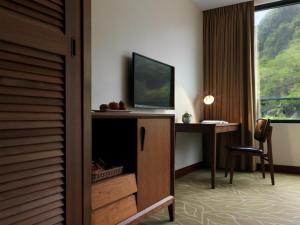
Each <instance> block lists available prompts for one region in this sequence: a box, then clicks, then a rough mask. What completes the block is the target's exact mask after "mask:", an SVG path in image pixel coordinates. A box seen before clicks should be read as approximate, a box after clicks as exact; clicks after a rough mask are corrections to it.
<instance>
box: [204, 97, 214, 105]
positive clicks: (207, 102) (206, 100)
mask: <svg viewBox="0 0 300 225" xmlns="http://www.w3.org/2000/svg"><path fill="white" fill-rule="evenodd" d="M214 101H215V98H214V96H212V95H207V96H205V98H204V99H203V102H204V104H205V105H211V104H212V103H213V102H214Z"/></svg>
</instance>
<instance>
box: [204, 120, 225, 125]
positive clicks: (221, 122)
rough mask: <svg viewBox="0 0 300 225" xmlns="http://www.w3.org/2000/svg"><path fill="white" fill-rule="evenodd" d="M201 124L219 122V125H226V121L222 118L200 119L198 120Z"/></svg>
mask: <svg viewBox="0 0 300 225" xmlns="http://www.w3.org/2000/svg"><path fill="white" fill-rule="evenodd" d="M200 123H201V124H221V125H227V124H228V122H227V121H224V120H202V121H201V122H200Z"/></svg>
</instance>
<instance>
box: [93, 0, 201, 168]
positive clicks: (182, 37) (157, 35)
mask: <svg viewBox="0 0 300 225" xmlns="http://www.w3.org/2000/svg"><path fill="white" fill-rule="evenodd" d="M133 51H135V52H138V53H141V54H143V55H146V56H149V57H151V58H154V59H157V60H160V61H163V62H165V63H168V64H171V65H173V66H175V70H176V73H175V83H176V86H175V88H176V96H175V99H176V100H175V104H176V118H177V120H179V121H180V116H181V114H183V113H184V112H186V111H188V112H190V113H192V114H193V119H194V121H196V120H197V121H198V120H199V119H200V117H201V115H200V112H201V111H200V107H199V105H200V104H199V96H201V95H202V80H203V73H202V68H203V67H202V52H203V51H202V12H201V11H200V9H199V8H198V7H197V5H196V4H195V3H194V2H192V1H191V0H92V108H93V109H97V108H98V107H99V105H100V104H102V103H108V102H110V101H119V100H125V101H126V100H127V93H128V90H127V80H128V62H129V61H130V58H131V53H132V52H133ZM201 151H202V141H201V135H197V134H196V135H193V134H177V145H176V151H175V158H176V162H175V167H176V169H179V168H182V167H185V166H188V165H191V164H194V163H197V162H199V161H202V156H201V155H202V154H201Z"/></svg>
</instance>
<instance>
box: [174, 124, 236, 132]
mask: <svg viewBox="0 0 300 225" xmlns="http://www.w3.org/2000/svg"><path fill="white" fill-rule="evenodd" d="M240 125H241V124H240V123H228V124H202V123H176V124H175V131H176V132H199V133H208V132H211V131H213V130H215V132H216V133H226V132H232V131H238V130H239V129H240Z"/></svg>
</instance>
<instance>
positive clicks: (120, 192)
mask: <svg viewBox="0 0 300 225" xmlns="http://www.w3.org/2000/svg"><path fill="white" fill-rule="evenodd" d="M135 192H137V186H136V179H135V175H134V174H128V175H121V176H118V177H114V178H111V179H108V180H104V181H102V182H99V183H96V184H93V185H92V196H91V198H92V199H91V200H92V210H95V209H98V208H100V207H103V206H105V205H108V204H110V203H113V202H115V201H117V200H120V199H122V198H124V197H127V196H129V195H132V194H133V193H135Z"/></svg>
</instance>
